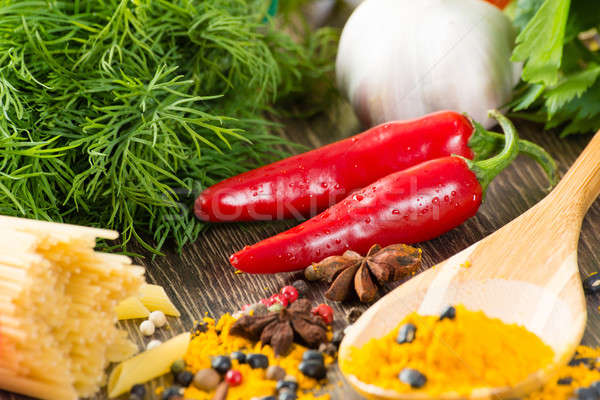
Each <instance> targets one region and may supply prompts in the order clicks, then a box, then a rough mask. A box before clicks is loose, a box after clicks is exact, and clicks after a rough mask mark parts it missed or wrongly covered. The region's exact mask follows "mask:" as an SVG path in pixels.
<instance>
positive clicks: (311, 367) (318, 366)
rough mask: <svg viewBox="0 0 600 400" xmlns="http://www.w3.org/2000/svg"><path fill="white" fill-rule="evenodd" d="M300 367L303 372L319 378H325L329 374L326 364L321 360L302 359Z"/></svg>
mask: <svg viewBox="0 0 600 400" xmlns="http://www.w3.org/2000/svg"><path fill="white" fill-rule="evenodd" d="M298 369H299V370H300V372H302V373H303V374H304V375H306V376H308V377H309V378H313V379H317V380H318V379H323V378H325V376H326V375H327V370H326V369H325V366H324V365H323V363H321V362H319V361H314V360H310V361H302V362H301V363H300V365H299V366H298Z"/></svg>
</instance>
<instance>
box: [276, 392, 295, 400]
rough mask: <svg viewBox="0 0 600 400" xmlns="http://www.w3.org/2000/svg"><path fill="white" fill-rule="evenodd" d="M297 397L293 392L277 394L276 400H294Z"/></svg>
mask: <svg viewBox="0 0 600 400" xmlns="http://www.w3.org/2000/svg"><path fill="white" fill-rule="evenodd" d="M297 398H298V397H297V396H296V393H294V392H283V393H280V394H279V397H277V400H296V399H297Z"/></svg>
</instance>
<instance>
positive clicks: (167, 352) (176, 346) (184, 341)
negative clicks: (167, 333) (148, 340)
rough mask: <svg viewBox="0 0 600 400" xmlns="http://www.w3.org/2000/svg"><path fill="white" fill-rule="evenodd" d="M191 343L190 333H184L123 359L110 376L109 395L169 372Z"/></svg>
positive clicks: (122, 391)
mask: <svg viewBox="0 0 600 400" xmlns="http://www.w3.org/2000/svg"><path fill="white" fill-rule="evenodd" d="M189 343H190V334H189V333H182V334H180V335H178V336H175V337H174V338H172V339H170V340H168V341H166V342H164V343H162V344H161V345H159V346H157V347H155V348H153V349H151V350H147V351H144V352H143V353H140V354H138V355H137V356H135V357H133V358H130V359H129V360H126V361H123V362H122V363H120V364H119V365H117V366H116V367H115V369H113V371H112V372H111V374H110V377H109V378H108V397H111V398H112V397H116V396H119V395H121V394H123V393H126V392H127V391H129V390H130V389H131V387H132V386H133V385H135V384H138V383H144V382H148V381H149V380H152V379H154V378H158V377H159V376H161V375H164V374H166V373H168V372H169V370H170V368H171V364H173V362H175V361H176V360H179V359H181V358H183V356H184V354H185V353H186V351H187V348H188V345H189Z"/></svg>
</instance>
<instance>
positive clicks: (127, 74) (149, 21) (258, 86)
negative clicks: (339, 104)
mask: <svg viewBox="0 0 600 400" xmlns="http://www.w3.org/2000/svg"><path fill="white" fill-rule="evenodd" d="M290 1H292V0H290ZM294 1H296V5H297V6H296V7H294V6H292V5H291V3H289V2H284V3H286V4H285V5H284V4H283V3H280V5H281V6H282V8H281V9H282V12H284V13H285V14H286V18H287V17H289V18H290V19H292V18H301V17H302V14H301V9H300V3H299V0H294ZM268 5H269V4H268V2H266V1H265V0H202V1H198V0H195V1H190V0H135V1H129V0H78V1H76V2H72V1H68V0H52V1H46V0H43V1H35V0H28V1H20V0H0V16H1V17H0V32H2V34H0V154H1V155H0V214H8V215H23V214H24V215H26V216H28V217H32V218H41V219H47V220H53V221H64V222H71V223H77V224H83V225H92V226H100V227H104V228H112V229H117V230H120V231H121V232H122V238H123V240H122V245H123V246H125V245H126V244H127V242H128V241H130V240H133V241H137V242H139V243H140V245H142V246H144V247H145V248H147V249H148V250H152V251H155V252H158V250H159V249H160V247H161V246H162V245H163V244H166V243H171V244H173V243H174V244H175V245H176V247H177V248H181V246H183V245H184V244H185V243H188V242H190V241H193V240H195V239H196V238H197V237H198V235H199V233H200V231H201V230H202V229H204V228H205V225H204V224H203V223H201V222H199V221H198V220H197V219H196V218H195V216H194V215H193V212H191V208H190V207H191V206H192V205H193V198H190V194H189V193H191V191H192V189H196V188H198V187H202V188H205V187H207V186H208V185H211V184H214V183H216V182H218V181H220V180H222V179H225V178H227V177H230V176H232V175H235V174H238V173H241V172H244V171H246V170H248V169H250V168H254V167H256V166H258V165H260V164H264V163H266V162H269V161H271V160H273V159H274V158H278V157H281V156H282V155H283V154H284V151H283V150H282V149H283V148H286V147H287V148H290V147H289V146H290V145H291V143H289V142H288V141H286V140H284V139H282V138H281V137H279V136H278V135H275V134H274V133H275V130H276V129H278V128H279V126H278V125H277V124H275V123H273V122H272V120H271V119H270V118H269V115H270V114H271V113H281V109H282V106H281V104H282V102H283V101H290V102H297V101H299V100H302V99H303V98H305V97H308V96H309V95H310V96H312V97H311V102H312V105H313V106H314V108H315V109H316V110H322V109H323V108H324V107H325V106H327V104H328V98H327V96H317V95H315V93H317V92H316V90H315V88H321V87H324V88H330V87H331V84H330V83H329V82H331V76H330V75H331V71H332V70H333V61H334V60H335V49H336V41H337V37H338V33H337V31H335V30H332V29H321V30H317V31H306V32H296V31H295V30H296V28H294V27H291V26H290V27H286V29H285V30H283V29H279V28H278V26H281V25H280V21H278V22H277V23H275V22H274V21H272V20H271V19H269V18H267V22H263V21H265V16H266V15H267V8H268ZM292 31H294V32H292ZM296 38H297V39H296Z"/></svg>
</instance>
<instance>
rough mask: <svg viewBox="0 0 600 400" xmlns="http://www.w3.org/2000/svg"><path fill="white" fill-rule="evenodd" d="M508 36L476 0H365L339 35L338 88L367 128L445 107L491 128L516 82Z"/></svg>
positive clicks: (500, 18)
mask: <svg viewBox="0 0 600 400" xmlns="http://www.w3.org/2000/svg"><path fill="white" fill-rule="evenodd" d="M515 35H516V32H515V30H514V28H513V26H512V24H511V22H510V20H509V19H508V17H506V16H505V15H504V14H503V13H502V12H501V11H500V10H499V9H497V8H496V7H494V6H493V5H491V4H489V3H486V2H484V1H483V0H365V1H364V2H362V3H361V4H360V5H359V6H358V7H357V8H356V10H355V11H354V13H353V14H352V15H351V17H350V18H349V20H348V22H347V23H346V26H345V27H344V30H343V32H342V37H341V39H340V44H339V50H338V55H337V60H336V74H337V82H338V86H339V88H340V89H341V90H342V91H343V92H344V94H345V95H346V96H347V98H348V99H349V100H350V102H351V103H352V105H353V106H354V109H355V111H356V113H357V114H358V116H359V118H360V119H361V121H362V122H363V123H364V124H365V125H367V126H372V125H375V124H379V123H383V122H386V121H391V120H402V119H410V118H416V117H419V116H422V115H424V114H427V113H430V112H434V111H438V110H444V109H450V110H456V111H461V112H466V113H468V114H469V115H470V116H471V117H472V118H474V119H475V120H477V121H479V122H481V123H483V124H484V125H486V126H487V127H490V126H492V125H493V124H494V122H493V121H492V120H491V119H489V118H488V116H487V111H488V110H490V109H493V108H499V107H501V106H502V105H504V104H505V103H506V102H507V101H508V100H509V99H510V95H511V91H512V88H513V87H514V85H515V84H516V83H517V82H518V80H519V76H520V72H521V65H520V64H515V63H512V62H511V61H510V55H511V52H512V47H513V44H514V39H515Z"/></svg>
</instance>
